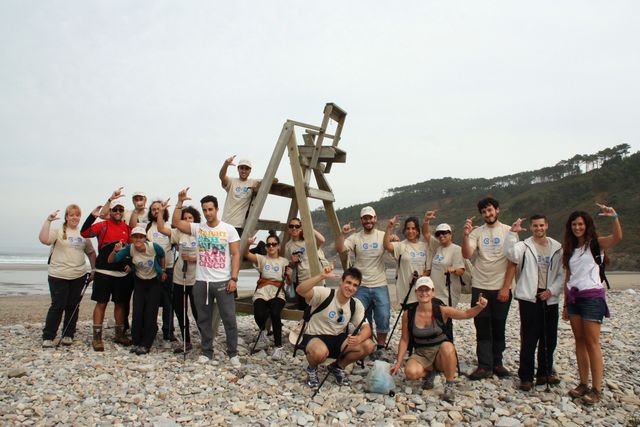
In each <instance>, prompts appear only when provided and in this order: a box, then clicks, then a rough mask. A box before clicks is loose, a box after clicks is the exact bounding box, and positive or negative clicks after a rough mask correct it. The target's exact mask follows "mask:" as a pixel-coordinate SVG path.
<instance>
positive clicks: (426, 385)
mask: <svg viewBox="0 0 640 427" xmlns="http://www.w3.org/2000/svg"><path fill="white" fill-rule="evenodd" d="M435 379H436V371H429V372H427V376H426V377H425V378H424V382H423V383H422V389H423V390H431V389H432V388H433V385H434V384H433V383H434V380H435Z"/></svg>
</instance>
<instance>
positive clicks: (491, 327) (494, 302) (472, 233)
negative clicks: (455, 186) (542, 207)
mask: <svg viewBox="0 0 640 427" xmlns="http://www.w3.org/2000/svg"><path fill="white" fill-rule="evenodd" d="M478 211H479V212H480V214H481V215H482V219H483V220H484V225H482V226H480V227H474V225H473V218H475V217H471V218H468V219H467V221H466V223H465V225H464V235H463V238H462V256H463V257H465V258H467V259H470V258H471V257H472V256H473V255H474V254H476V260H475V264H474V269H473V286H472V288H471V306H472V307H473V306H474V305H475V304H476V302H477V301H478V299H479V297H480V295H482V296H484V297H485V298H486V299H487V301H488V302H489V304H488V305H487V309H486V310H482V312H481V313H480V314H479V315H478V316H476V317H475V318H474V319H473V323H474V325H475V327H476V355H477V357H478V367H477V369H476V370H475V371H473V372H472V373H471V375H469V378H471V379H472V380H480V379H482V378H489V377H491V376H493V374H496V375H498V376H499V377H507V376H509V371H508V370H507V369H506V368H505V367H504V365H503V362H502V353H503V352H504V350H505V348H506V344H505V328H506V324H507V315H508V314H509V306H510V304H511V284H512V280H506V275H505V273H506V271H507V257H506V256H505V254H504V252H503V250H502V247H503V245H504V242H505V239H506V237H507V233H509V226H508V225H506V224H502V223H501V222H500V221H498V215H499V214H500V205H499V203H498V201H497V200H496V199H494V198H492V197H487V198H485V199H482V200H480V201H479V202H478Z"/></svg>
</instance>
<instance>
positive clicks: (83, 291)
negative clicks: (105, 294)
mask: <svg viewBox="0 0 640 427" xmlns="http://www.w3.org/2000/svg"><path fill="white" fill-rule="evenodd" d="M90 278H91V274H90V273H87V274H85V278H84V285H83V286H82V292H81V293H80V299H79V300H78V304H76V308H74V309H73V312H72V313H71V317H69V323H67V326H65V327H64V329H63V330H62V337H61V338H60V339H59V340H58V342H57V343H56V348H58V346H59V345H60V343H61V342H62V338H64V336H65V334H66V333H67V330H68V329H69V325H71V324H72V323H73V317H74V316H75V315H76V313H77V312H78V309H79V308H80V303H81V302H82V297H84V293H85V291H86V290H87V288H88V287H89V283H91V280H90Z"/></svg>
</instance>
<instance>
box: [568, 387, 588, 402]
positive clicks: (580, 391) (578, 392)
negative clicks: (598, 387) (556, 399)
mask: <svg viewBox="0 0 640 427" xmlns="http://www.w3.org/2000/svg"><path fill="white" fill-rule="evenodd" d="M588 392H589V386H588V385H586V384H578V387H576V388H574V389H571V390H569V396H571V397H573V398H574V399H577V398H579V397H582V396H584V395H585V394H587V393H588Z"/></svg>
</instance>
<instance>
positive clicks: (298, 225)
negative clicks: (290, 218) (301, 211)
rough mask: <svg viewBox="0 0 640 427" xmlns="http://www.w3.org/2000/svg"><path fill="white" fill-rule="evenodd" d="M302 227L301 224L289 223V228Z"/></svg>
mask: <svg viewBox="0 0 640 427" xmlns="http://www.w3.org/2000/svg"><path fill="white" fill-rule="evenodd" d="M300 227H302V226H301V225H300V224H289V228H300Z"/></svg>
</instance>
